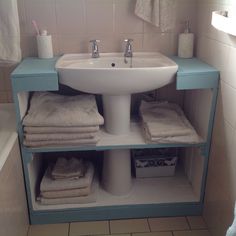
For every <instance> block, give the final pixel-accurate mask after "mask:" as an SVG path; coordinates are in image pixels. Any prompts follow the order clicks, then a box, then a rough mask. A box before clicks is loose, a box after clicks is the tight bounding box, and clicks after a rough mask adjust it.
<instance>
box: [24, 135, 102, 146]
mask: <svg viewBox="0 0 236 236" xmlns="http://www.w3.org/2000/svg"><path fill="white" fill-rule="evenodd" d="M98 141H99V138H98V137H95V138H89V139H71V140H48V141H27V140H24V141H23V144H24V145H25V146H26V147H44V146H84V145H86V146H89V145H96V143H97V142H98Z"/></svg>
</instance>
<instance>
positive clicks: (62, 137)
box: [25, 133, 97, 142]
mask: <svg viewBox="0 0 236 236" xmlns="http://www.w3.org/2000/svg"><path fill="white" fill-rule="evenodd" d="M96 136H97V133H71V134H70V133H69V134H67V133H57V134H29V133H26V134H25V140H27V141H32V142H34V141H68V140H80V139H94V138H96Z"/></svg>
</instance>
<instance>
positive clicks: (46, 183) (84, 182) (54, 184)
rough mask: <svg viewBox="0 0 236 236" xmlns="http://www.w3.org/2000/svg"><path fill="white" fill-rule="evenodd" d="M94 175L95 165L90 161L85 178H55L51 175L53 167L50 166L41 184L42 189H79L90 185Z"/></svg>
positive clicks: (42, 190)
mask: <svg viewBox="0 0 236 236" xmlns="http://www.w3.org/2000/svg"><path fill="white" fill-rule="evenodd" d="M93 175H94V166H93V164H92V163H91V162H89V163H88V167H87V171H86V172H85V174H84V177H83V178H79V179H73V180H63V179H62V180H53V179H52V176H51V167H48V168H47V170H46V172H45V174H44V176H43V179H42V181H41V184H40V191H41V192H45V191H60V190H69V189H78V188H86V187H89V186H90V185H91V183H92V180H93Z"/></svg>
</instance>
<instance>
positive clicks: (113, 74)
mask: <svg viewBox="0 0 236 236" xmlns="http://www.w3.org/2000/svg"><path fill="white" fill-rule="evenodd" d="M177 69H178V66H177V64H176V63H175V62H173V61H172V60H171V59H169V58H168V57H166V56H164V55H162V54H161V53H134V54H133V58H127V60H126V61H125V60H124V56H123V53H101V54H100V58H91V55H90V54H65V55H64V56H62V57H61V58H60V59H59V60H58V61H57V63H56V70H57V71H58V74H59V82H60V83H61V84H65V85H67V86H70V87H72V88H74V89H77V90H80V91H83V92H87V93H93V94H102V98H103V110H104V118H105V129H106V131H107V132H109V133H111V134H114V135H125V134H127V133H129V131H130V103H131V94H133V93H140V92H145V91H150V90H153V89H158V88H160V87H163V86H165V85H167V84H169V83H171V82H173V80H174V77H175V74H176V72H177ZM103 186H104V188H105V189H106V190H107V191H108V192H110V193H112V194H114V195H124V194H126V193H128V192H129V190H130V188H131V186H132V181H131V163H130V151H129V150H110V151H106V152H105V157H104V165H103Z"/></svg>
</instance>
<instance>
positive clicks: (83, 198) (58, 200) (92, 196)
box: [39, 178, 99, 205]
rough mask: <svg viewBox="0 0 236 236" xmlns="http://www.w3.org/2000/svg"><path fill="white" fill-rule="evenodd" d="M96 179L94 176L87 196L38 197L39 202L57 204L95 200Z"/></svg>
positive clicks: (82, 202) (84, 202) (83, 202)
mask: <svg viewBox="0 0 236 236" xmlns="http://www.w3.org/2000/svg"><path fill="white" fill-rule="evenodd" d="M98 186H99V184H98V180H97V178H94V180H93V182H92V187H91V193H90V194H89V195H87V196H81V197H64V198H45V197H39V200H40V202H41V204H43V205H57V204H86V203H91V202H96V200H97V191H98Z"/></svg>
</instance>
